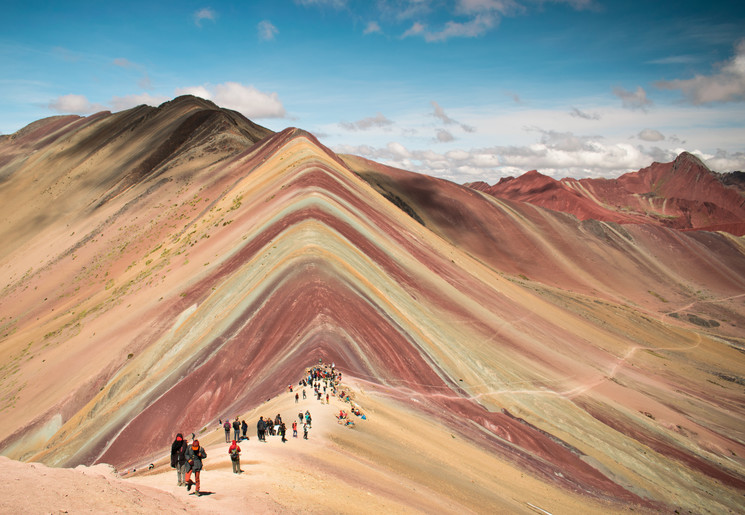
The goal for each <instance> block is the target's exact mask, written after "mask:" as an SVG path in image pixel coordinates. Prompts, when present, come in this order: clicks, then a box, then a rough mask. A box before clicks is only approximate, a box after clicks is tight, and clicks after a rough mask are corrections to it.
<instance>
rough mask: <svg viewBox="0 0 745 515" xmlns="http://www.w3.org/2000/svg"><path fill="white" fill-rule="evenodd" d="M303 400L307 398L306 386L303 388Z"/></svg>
mask: <svg viewBox="0 0 745 515" xmlns="http://www.w3.org/2000/svg"><path fill="white" fill-rule="evenodd" d="M303 400H305V388H303Z"/></svg>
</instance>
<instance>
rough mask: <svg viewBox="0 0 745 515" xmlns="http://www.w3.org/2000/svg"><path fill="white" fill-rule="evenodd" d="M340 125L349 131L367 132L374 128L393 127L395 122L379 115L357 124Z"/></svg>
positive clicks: (346, 123)
mask: <svg viewBox="0 0 745 515" xmlns="http://www.w3.org/2000/svg"><path fill="white" fill-rule="evenodd" d="M339 125H340V126H341V127H342V128H344V129H346V130H348V131H366V130H368V129H372V128H374V127H388V126H391V125H393V122H392V121H391V120H389V119H388V118H386V117H385V116H383V114H381V113H378V114H376V115H375V116H370V117H368V118H363V119H362V120H358V121H356V122H340V123H339Z"/></svg>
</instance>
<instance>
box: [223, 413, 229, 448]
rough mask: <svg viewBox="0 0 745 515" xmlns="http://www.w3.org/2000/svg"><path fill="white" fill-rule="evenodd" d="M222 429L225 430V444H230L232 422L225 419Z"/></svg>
mask: <svg viewBox="0 0 745 515" xmlns="http://www.w3.org/2000/svg"><path fill="white" fill-rule="evenodd" d="M222 427H223V428H225V443H228V442H229V441H230V420H228V419H225V423H224V424H223V425H222Z"/></svg>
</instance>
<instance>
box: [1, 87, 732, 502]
mask: <svg viewBox="0 0 745 515" xmlns="http://www.w3.org/2000/svg"><path fill="white" fill-rule="evenodd" d="M0 164H1V165H2V166H1V167H0V198H2V199H3V202H2V204H0V213H1V216H2V225H0V238H2V241H3V242H4V244H3V246H2V249H1V250H0V270H2V279H3V281H2V287H3V295H2V298H1V299H0V326H1V328H2V332H0V363H1V364H2V374H1V377H2V379H0V381H1V382H0V410H1V411H0V412H1V413H2V419H1V422H0V450H1V451H2V454H3V455H6V456H8V457H11V458H14V459H18V460H22V461H40V462H43V463H46V464H48V465H54V466H74V465H78V464H86V465H91V464H94V463H101V462H105V463H111V464H113V465H115V466H117V467H120V468H125V467H131V466H133V465H136V466H139V465H140V464H142V463H147V462H149V461H151V460H155V459H157V458H158V457H159V456H162V455H163V454H164V453H166V452H167V450H168V445H169V443H170V441H171V439H172V437H173V434H174V433H175V431H177V430H183V431H185V432H187V431H188V432H191V431H194V432H197V433H199V432H200V431H202V428H212V427H215V425H216V422H217V420H218V419H219V418H224V417H225V416H226V415H230V414H233V413H245V412H248V411H249V410H251V409H253V408H255V407H257V406H258V405H259V404H261V403H262V402H264V401H265V400H266V399H270V398H273V397H275V396H276V395H278V394H279V393H280V392H282V391H283V389H284V387H285V386H286V385H287V384H289V383H293V382H296V381H297V379H298V377H299V374H300V373H301V372H302V370H303V369H304V368H305V367H306V366H307V365H308V364H309V363H311V362H314V361H317V360H318V359H319V358H320V359H323V360H324V361H328V362H335V363H336V365H337V367H338V368H339V369H340V370H342V371H343V372H344V374H345V376H348V377H350V378H351V379H352V380H354V381H356V382H357V383H359V384H362V385H364V387H365V389H366V391H367V394H368V395H371V396H373V397H374V399H375V400H374V401H373V400H371V401H370V402H371V403H372V402H377V403H383V404H381V406H382V405H384V404H385V401H386V399H388V400H389V402H391V403H395V405H396V406H403V408H401V409H404V410H408V412H409V413H410V414H411V416H412V417H425V418H426V419H429V420H431V421H433V423H434V422H436V423H437V424H442V425H443V427H445V428H447V430H448V431H449V432H450V433H451V434H452V435H453V438H456V437H457V438H458V439H459V440H464V441H466V442H468V443H469V445H472V446H475V448H477V449H479V451H478V452H479V453H482V455H483V459H484V460H495V459H499V460H503V461H505V462H507V463H509V464H510V466H513V467H516V469H519V470H521V471H522V472H524V473H526V474H529V475H530V476H532V477H535V478H538V479H539V480H540V481H541V482H542V483H543V484H547V485H552V486H551V487H552V488H559V489H561V490H563V491H565V492H568V493H569V494H571V495H576V496H579V498H580V499H586V501H587V503H588V504H587V506H597V505H596V504H592V503H598V502H601V501H602V502H604V503H607V506H609V508H608V509H619V510H620V509H623V507H624V506H635V507H637V508H638V509H649V510H657V509H667V510H672V509H675V508H683V509H687V510H692V511H696V512H701V511H713V512H717V511H727V510H733V511H739V510H741V509H742V507H743V493H744V492H745V463H744V462H743V457H745V445H743V441H745V430H744V428H745V423H743V421H744V412H745V402H744V401H745V394H744V390H743V385H745V346H744V340H743V336H744V334H745V333H744V332H743V327H745V316H744V315H745V308H744V305H743V300H744V299H745V255H744V254H745V247H744V246H743V240H742V238H740V237H737V236H733V235H732V234H730V233H725V232H705V231H681V230H678V228H679V225H677V222H676V223H669V224H657V223H654V224H652V223H645V219H644V217H643V216H640V217H639V218H638V219H635V220H634V221H635V223H634V224H631V225H619V224H618V223H614V222H613V221H608V220H604V219H603V218H602V217H598V218H600V220H598V219H597V218H596V219H593V218H592V217H591V216H590V213H591V212H592V213H595V211H587V213H588V217H581V218H583V219H582V220H579V219H578V218H576V217H574V216H570V215H567V214H564V213H560V212H557V211H552V210H549V209H544V208H542V207H539V206H536V205H533V204H529V203H526V202H522V201H517V200H509V199H497V198H494V197H492V196H489V195H484V194H482V193H480V192H478V191H475V190H474V189H472V188H467V187H462V186H458V185H456V184H453V183H450V182H447V181H443V180H439V179H434V178H431V177H427V176H423V175H419V174H414V173H411V172H406V171H402V170H396V169H391V168H388V167H385V166H383V165H380V164H378V163H374V162H370V161H367V160H364V159H362V158H358V157H354V156H337V155H335V154H334V153H333V152H331V151H330V150H329V149H327V148H325V147H324V146H323V145H322V144H321V143H320V142H319V141H318V140H317V139H316V138H315V137H313V136H312V135H310V134H308V133H306V132H304V131H302V130H299V129H294V128H290V129H286V130H284V131H282V132H279V133H276V134H275V133H271V131H268V130H267V129H264V128H262V127H259V126H257V125H255V124H253V123H251V122H250V121H249V120H246V119H245V118H243V117H242V116H240V115H239V114H237V113H234V112H232V111H228V110H224V109H219V108H217V107H216V106H214V105H213V104H211V103H209V102H206V101H203V100H201V99H196V98H194V97H180V98H177V99H175V100H173V101H171V102H168V103H166V104H163V105H162V106H160V107H158V108H150V107H145V106H141V107H138V108H134V109H131V110H129V111H124V112H121V113H115V114H111V113H99V114H97V115H93V116H90V117H87V118H78V117H58V118H51V119H46V120H41V121H39V122H36V123H34V124H32V125H30V126H29V127H27V128H25V129H23V130H22V131H19V132H18V133H16V134H14V135H11V136H6V137H3V138H2V139H0ZM673 165H674V167H675V168H676V170H677V171H679V172H680V173H681V174H683V173H685V174H689V173H693V172H692V171H691V170H693V168H695V166H696V163H695V162H694V161H693V158H692V157H690V156H688V155H682V156H681V157H680V158H679V159H678V160H677V161H676V162H675V163H674V164H673ZM665 166H666V165H657V164H656V165H653V166H652V167H650V168H649V169H646V171H640V172H639V173H638V175H637V176H636V177H637V179H634V176H633V174H632V175H630V176H625V177H627V178H626V179H624V181H625V182H624V184H625V186H624V191H630V190H631V189H632V186H631V184H632V183H635V181H636V182H637V183H639V184H640V185H639V186H638V187H637V190H638V191H636V192H634V193H625V195H626V196H625V197H623V198H620V200H619V202H620V203H621V204H623V205H629V203H630V200H629V199H632V198H633V199H636V200H635V202H637V204H636V205H637V206H641V205H642V204H644V203H646V204H645V205H649V206H651V207H650V209H652V208H654V209H653V210H657V211H655V213H658V212H659V213H663V214H665V213H667V214H666V215H665V216H672V214H670V213H672V211H669V209H671V208H670V206H669V205H666V206H665V207H664V210H663V211H659V210H660V209H663V207H661V206H660V205H659V204H658V203H657V201H656V200H655V199H656V198H658V197H654V198H652V197H649V196H645V194H646V193H648V192H649V191H648V190H649V188H650V187H651V186H650V185H651V184H654V185H655V188H657V189H655V190H654V191H656V192H657V193H655V195H658V194H659V197H664V198H666V199H672V198H682V193H681V192H680V191H681V190H680V189H679V188H678V187H677V186H675V185H674V184H673V182H674V181H672V180H670V181H667V182H665V181H662V179H660V180H658V181H657V182H654V181H653V180H652V179H649V177H650V176H653V175H654V174H655V173H658V172H659V175H660V176H662V175H664V173H663V171H664V170H663V171H660V169H661V168H664V167H665ZM676 173H677V172H676ZM702 173H703V172H702ZM528 175H531V174H528ZM532 177H533V178H535V180H536V182H535V185H536V186H535V189H536V191H538V190H543V191H550V190H551V188H556V186H555V185H553V184H552V183H551V182H550V181H546V178H543V179H541V178H540V177H538V176H537V175H536V174H532ZM641 177H645V178H644V179H643V180H642V179H641ZM705 177H708V176H703V175H702V176H701V178H700V179H699V180H700V181H705V180H708V179H706V178H705ZM527 179H531V177H528V178H526V179H524V180H527ZM650 181H651V182H650ZM621 182H622V181H621V179H619V184H620V183H621ZM661 182H665V183H664V184H661ZM539 183H540V184H539ZM642 183H643V184H642ZM508 184H509V183H508ZM618 188H620V186H611V185H608V187H601V185H600V183H585V182H582V181H577V182H575V183H572V186H571V187H569V186H566V185H564V186H562V187H561V188H560V189H561V191H563V192H565V193H566V196H564V197H561V198H563V199H564V200H561V202H564V203H565V204H564V206H565V207H566V206H571V205H573V200H571V199H570V197H569V196H568V195H569V194H571V193H572V191H575V192H576V191H579V190H582V191H583V192H592V196H593V197H595V198H602V199H604V200H603V203H607V202H609V200H608V199H610V198H614V197H613V195H614V194H615V193H614V192H617V191H618ZM676 188H677V189H676ZM707 188H710V187H709V186H706V187H703V188H702V189H701V191H700V192H698V193H696V195H699V196H700V197H702V198H703V196H705V194H706V191H708V190H707ZM684 189H685V188H684ZM601 193H602V195H601ZM722 195H723V197H722V198H725V197H726V195H724V194H722ZM580 197H581V198H580V200H578V201H577V206H579V207H578V208H577V209H584V208H583V207H581V206H583V205H589V204H587V200H586V199H587V198H588V194H587V193H583V194H582V195H580ZM557 198H559V196H558V195H557ZM702 198H697V199H693V200H696V201H697V202H698V201H700V202H707V201H706V200H702ZM582 199H584V200H582ZM727 199H729V197H727ZM688 200H691V199H688ZM681 202H682V201H681ZM681 202H679V203H677V204H676V205H677V206H678V207H676V208H675V210H674V213H675V216H676V217H678V218H679V217H680V216H683V215H681V213H683V212H684V211H685V209H683V207H681V206H683V203H681ZM727 202H729V203H727ZM727 202H725V201H724V200H721V201H720V202H719V203H718V204H716V205H717V206H718V207H717V208H716V209H714V208H712V213H717V216H716V217H714V216H712V217H710V218H706V219H705V220H704V221H703V222H701V223H702V224H705V225H717V224H722V223H728V222H726V220H724V219H723V218H721V216H720V215H721V211H719V209H720V208H721V209H724V210H727V212H728V213H730V214H732V216H733V218H732V220H733V221H734V222H733V223H739V221H740V219H739V218H738V217H739V216H740V212H741V211H737V209H740V210H742V207H741V206H740V207H738V205H737V201H736V200H735V199H734V197H733V198H732V199H730V200H727ZM668 204H669V202H668ZM593 205H594V206H598V205H599V204H598V203H595V204H593ZM549 207H551V206H549ZM553 208H554V209H555V208H556V206H554V207H553ZM588 209H589V208H588ZM566 210H567V211H571V210H570V209H568V208H567V209H566ZM688 212H690V211H688ZM575 214H577V213H575ZM655 216H657V215H655ZM699 216H700V213H698V212H697V214H696V215H695V216H694V215H691V217H690V220H692V221H693V220H699V218H697V217H699ZM585 218H586V219H585ZM684 218H685V216H684ZM676 219H677V218H676ZM618 221H624V222H625V221H628V220H626V219H624V220H618ZM692 224H693V222H692ZM665 225H666V226H665ZM699 225H700V224H699V223H698V222H697V223H695V224H693V227H696V226H699ZM371 399H372V398H371ZM397 409H398V408H397ZM380 410H381V411H382V410H383V408H382V407H381V408H380ZM205 430H206V429H205ZM358 431H360V432H362V431H364V428H359V429H358ZM401 431H402V433H401V434H402V435H404V434H405V435H407V436H406V438H407V442H409V447H408V449H409V450H410V451H411V452H412V453H416V452H417V449H420V452H424V451H423V450H422V449H424V447H423V446H424V445H426V444H425V443H424V442H417V439H416V438H415V435H413V433H410V431H415V429H414V428H411V427H409V426H406V425H405V424H403V425H402V428H401ZM407 431H409V432H408V433H407ZM384 437H385V436H383V437H381V438H384ZM388 437H390V435H388ZM401 438H403V436H402V437H401ZM378 442H379V443H380V442H381V441H378ZM345 445H348V446H349V447H348V450H349V452H350V453H352V452H354V450H353V449H354V448H355V447H354V445H355V444H353V443H350V442H346V443H345ZM360 445H361V444H360ZM418 446H422V447H418ZM378 459H379V460H380V461H378V462H375V463H377V465H375V466H376V467H379V469H380V470H382V469H386V470H389V471H390V470H393V471H399V472H397V473H401V472H400V471H401V470H403V463H404V462H405V461H406V458H405V457H404V456H402V454H401V453H392V454H390V455H387V456H386V457H385V458H382V457H380V456H378ZM484 463H486V461H484ZM474 466H476V467H478V466H479V465H478V464H475V465H474ZM443 473H445V472H443ZM494 481H496V482H498V481H505V482H508V483H509V481H511V479H510V478H494ZM495 484H496V483H495ZM488 489H489V487H486V490H488ZM486 490H484V491H486ZM453 495H455V494H453ZM469 495H472V496H475V497H472V498H471V501H470V502H472V503H475V505H476V506H478V499H481V498H480V497H478V496H479V495H486V494H485V493H483V492H481V493H479V491H476V490H475V489H474V490H473V492H470V493H469ZM489 495H491V494H489ZM453 499H454V497H453ZM402 502H403V501H402ZM471 507H472V508H473V505H471Z"/></svg>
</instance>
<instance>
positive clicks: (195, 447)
mask: <svg viewBox="0 0 745 515" xmlns="http://www.w3.org/2000/svg"><path fill="white" fill-rule="evenodd" d="M206 457H207V453H206V452H205V450H204V447H202V446H201V445H199V440H194V441H193V442H192V443H191V445H190V446H189V447H188V448H187V449H186V460H187V461H188V462H189V466H190V468H189V470H188V471H187V472H186V477H185V479H186V489H187V490H191V487H192V485H195V486H196V490H195V491H194V493H196V494H197V495H198V496H199V495H202V494H200V493H199V474H200V472H202V460H203V459H205V458H206ZM192 472H194V481H192V480H191V473H192Z"/></svg>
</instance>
